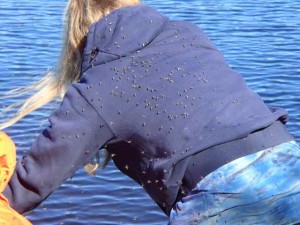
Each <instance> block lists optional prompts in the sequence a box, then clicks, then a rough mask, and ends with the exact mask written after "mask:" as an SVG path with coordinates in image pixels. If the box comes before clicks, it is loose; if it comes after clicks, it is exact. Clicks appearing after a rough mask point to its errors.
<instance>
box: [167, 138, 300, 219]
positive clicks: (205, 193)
mask: <svg viewBox="0 0 300 225" xmlns="http://www.w3.org/2000/svg"><path fill="white" fill-rule="evenodd" d="M169 224H170V225H200V224H201V225H212V224H226V225H227V224H228V225H239V224H245V225H252V224H256V225H257V224H261V225H283V224H286V225H290V224H300V147H299V145H298V144H297V143H296V142H295V141H291V142H286V143H283V144H280V145H278V146H275V147H273V148H269V149H266V150H263V151H260V152H258V153H254V154H251V155H248V156H245V157H242V158H239V159H236V160H234V161H232V162H230V163H228V164H226V165H224V166H222V167H220V168H219V169H217V170H215V171H214V172H212V173H210V174H209V175H207V176H206V177H205V178H204V179H203V180H201V181H200V182H199V183H198V184H197V186H196V188H195V189H194V190H193V191H192V192H191V193H190V194H189V195H188V196H187V197H184V198H183V199H182V201H180V202H178V203H177V204H176V205H175V207H174V209H173V210H172V211H171V216H170V222H169Z"/></svg>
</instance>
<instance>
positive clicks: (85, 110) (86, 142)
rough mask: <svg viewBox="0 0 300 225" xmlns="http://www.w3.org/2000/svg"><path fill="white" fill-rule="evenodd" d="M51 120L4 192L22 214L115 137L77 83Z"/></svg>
mask: <svg viewBox="0 0 300 225" xmlns="http://www.w3.org/2000/svg"><path fill="white" fill-rule="evenodd" d="M49 121H50V126H49V127H48V128H46V129H44V130H43V131H42V133H41V134H40V135H39V137H38V138H37V140H36V141H35V142H34V143H33V145H32V146H31V149H30V150H29V151H28V154H27V155H24V156H23V158H22V159H21V160H19V161H18V163H17V167H16V171H15V173H14V175H13V177H12V179H11V181H10V183H9V186H8V187H7V188H6V189H5V192H4V194H5V196H6V197H7V198H8V200H9V202H10V204H11V206H12V207H13V208H14V209H16V210H17V211H18V212H20V213H24V212H26V211H29V210H31V209H33V208H35V207H36V206H38V205H39V204H40V203H41V202H42V201H43V200H44V199H45V198H47V196H48V195H49V194H50V193H51V192H53V191H54V190H55V189H56V188H57V187H58V186H60V185H61V184H62V183H63V181H64V180H66V179H68V178H69V177H71V176H72V175H73V174H74V173H75V171H77V170H78V169H79V168H81V167H82V166H83V165H84V164H85V163H86V162H88V160H89V159H90V158H91V157H92V156H93V155H94V154H95V153H96V152H97V150H98V149H99V148H100V147H101V146H103V145H105V143H106V142H108V141H109V140H110V139H112V138H113V134H112V132H111V130H110V129H109V127H107V126H106V124H105V121H103V120H102V119H101V117H100V116H99V115H98V114H97V112H96V111H95V110H94V108H93V107H92V106H91V105H90V104H89V103H88V102H87V101H86V100H85V99H84V97H82V95H80V93H79V92H78V91H77V89H76V88H75V87H73V86H72V87H71V88H70V89H69V91H68V92H67V94H66V96H65V98H64V100H63V102H62V104H61V106H60V108H59V109H58V110H57V111H56V112H55V113H53V115H52V116H51V117H50V120H49Z"/></svg>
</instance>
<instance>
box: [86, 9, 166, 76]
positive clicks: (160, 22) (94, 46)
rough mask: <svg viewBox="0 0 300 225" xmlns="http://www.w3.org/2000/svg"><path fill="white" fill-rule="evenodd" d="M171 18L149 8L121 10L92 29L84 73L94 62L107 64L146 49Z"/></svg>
mask: <svg viewBox="0 0 300 225" xmlns="http://www.w3.org/2000/svg"><path fill="white" fill-rule="evenodd" d="M166 21H168V18H167V17H165V16H163V15H162V14H160V13H159V12H157V11H156V10H155V9H153V8H151V7H149V6H145V5H139V6H130V7H125V8H120V9H117V10H115V11H113V12H112V13H110V14H109V15H108V16H106V17H104V18H102V19H100V20H99V21H97V22H96V23H94V24H92V25H91V26H90V29H89V32H88V36H87V42H86V46H85V50H84V56H83V62H82V71H83V72H84V71H86V70H87V69H88V68H89V67H91V66H92V65H91V62H92V61H95V64H97V65H99V64H103V63H106V62H109V61H113V60H116V59H119V58H121V57H124V56H128V55H130V54H132V53H135V52H137V51H138V50H140V49H142V48H145V47H146V46H147V45H148V44H149V43H151V42H152V41H153V40H154V39H155V37H157V36H158V35H159V34H160V33H161V32H162V30H163V28H164V24H165V23H166Z"/></svg>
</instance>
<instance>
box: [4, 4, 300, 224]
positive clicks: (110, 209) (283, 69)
mask: <svg viewBox="0 0 300 225" xmlns="http://www.w3.org/2000/svg"><path fill="white" fill-rule="evenodd" d="M144 2H145V3H148V4H151V5H152V6H154V7H156V8H158V9H159V10H160V11H161V12H164V13H165V14H167V15H168V16H170V17H171V18H173V19H183V20H187V21H191V22H193V23H196V24H197V25H199V26H201V27H202V28H203V29H204V30H205V31H206V33H208V34H209V36H210V38H211V39H212V40H213V42H214V43H215V45H217V46H218V47H219V48H220V49H221V50H222V52H223V53H224V55H225V57H226V58H227V61H228V62H229V64H230V65H231V66H232V67H233V68H234V69H235V70H237V71H239V72H240V73H242V74H243V76H244V77H245V79H246V80H247V82H248V84H249V85H250V86H251V87H252V88H253V89H255V90H256V91H257V92H259V93H260V95H261V96H262V97H263V98H264V100H265V101H266V102H267V103H268V104H270V105H272V106H274V107H284V108H285V109H287V110H288V111H289V113H290V120H289V123H288V129H289V130H290V132H291V133H292V134H293V135H294V136H295V137H296V139H297V140H298V141H300V65H299V62H300V45H299V43H300V28H299V27H300V2H299V1H295V0H270V1H265V0H256V1H252V0H251V1H250V0H222V1H221V0H206V1H199V0H174V1H171V0H169V1H166V0H151V1H150V0H148V1H144ZM65 3H66V1H65V0H51V1H40V0H26V1H25V0H18V1H14V0H1V2H0V69H1V72H0V73H1V76H0V82H1V86H0V97H3V96H4V94H5V91H7V90H9V89H11V88H14V87H18V86H20V85H24V84H28V83H30V82H33V81H34V80H37V79H38V78H39V77H40V76H41V75H42V74H43V73H45V72H46V71H47V70H48V69H51V68H52V67H54V66H55V64H56V62H57V57H58V54H59V48H60V46H61V39H60V37H61V20H62V13H63V8H64V6H65ZM20 98H22V97H20ZM11 102H13V101H12V100H10V99H1V100H0V107H4V106H5V105H7V104H9V103H11ZM52 106H53V104H49V105H47V106H46V107H45V108H44V109H42V110H39V111H37V112H35V113H32V114H31V115H30V116H27V117H26V118H25V119H23V120H22V121H21V122H20V123H18V124H16V125H15V126H13V127H11V128H9V129H7V130H6V131H7V132H8V133H9V134H10V135H11V136H12V137H13V138H14V140H15V142H16V143H17V146H18V153H19V155H20V154H22V152H24V151H26V150H27V149H28V148H29V146H30V143H31V142H32V140H33V139H34V137H36V135H37V134H38V133H39V132H40V130H41V129H42V127H43V124H44V125H45V124H46V119H47V115H48V114H49V113H50V112H51V108H53V107H52ZM0 118H1V117H0ZM41 121H45V122H44V123H41ZM27 216H28V218H29V219H30V220H31V221H32V222H33V223H34V224H37V225H39V224H47V225H52V224H53V225H54V224H55V225H57V224H70V225H76V224H101V225H102V224H104V225H106V224H151V225H160V224H166V223H167V217H166V216H164V215H163V214H162V213H161V212H160V209H159V208H158V207H157V206H156V205H155V204H154V202H153V201H152V200H151V199H150V198H149V197H148V196H147V195H146V194H145V193H144V192H143V190H142V189H141V187H139V186H137V185H136V184H135V183H134V182H133V181H131V180H130V179H129V178H127V177H125V176H124V175H122V174H121V173H120V172H119V171H117V170H116V168H115V167H114V165H113V164H109V166H108V167H107V169H106V170H104V171H101V172H98V174H97V176H94V177H90V176H86V175H85V173H84V172H83V171H82V170H80V171H78V172H77V173H76V174H75V176H74V177H73V178H72V179H70V180H68V181H67V182H66V183H65V184H63V185H62V187H61V188H59V189H58V190H57V191H56V192H54V193H53V194H52V195H51V196H50V197H49V198H48V199H47V200H46V201H45V202H44V203H43V204H42V205H41V206H40V207H39V208H37V209H36V210H34V211H33V212H31V213H29V214H27Z"/></svg>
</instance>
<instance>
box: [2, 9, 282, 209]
mask: <svg viewBox="0 0 300 225" xmlns="http://www.w3.org/2000/svg"><path fill="white" fill-rule="evenodd" d="M286 116H287V114H286V111H284V110H282V109H271V108H269V107H268V106H267V105H266V104H265V103H264V102H263V101H262V100H261V98H260V97H259V96H258V95H257V94H256V93H254V92H253V91H251V90H250V89H249V88H248V87H247V85H246V83H245V82H244V80H243V78H242V77H241V75H240V74H238V73H237V72H235V71H233V70H232V69H231V68H230V67H229V66H228V65H227V63H226V62H225V60H224V58H223V55H222V54H221V53H220V52H219V51H218V49H216V48H215V47H214V46H213V45H212V43H211V42H210V40H209V39H208V37H207V36H206V35H205V34H204V32H203V31H202V30H201V29H200V28H199V27H197V26H196V25H193V24H191V23H188V22H184V21H172V20H169V19H168V18H167V17H165V16H164V15H161V14H160V13H159V12H157V11H156V10H154V9H152V8H150V7H148V6H134V7H128V8H122V9H118V10H115V11H114V12H112V13H111V14H110V15H108V16H107V17H105V18H102V19H100V20H99V21H98V22H97V23H95V24H93V25H92V26H91V27H90V29H89V33H88V37H87V43H86V47H85V50H84V59H83V62H82V78H81V80H80V82H79V83H76V84H74V85H72V86H71V87H70V88H69V90H68V91H67V93H66V95H65V97H64V99H63V101H62V104H61V106H60V107H59V109H58V110H57V111H56V112H54V113H53V114H52V115H51V117H50V119H49V120H50V126H49V127H47V128H46V129H45V130H43V131H42V133H41V134H40V135H39V137H38V138H37V140H36V141H35V142H34V143H33V145H32V147H31V149H30V151H29V152H28V154H27V155H25V156H24V157H23V159H22V160H20V161H19V162H18V165H17V169H16V172H15V174H14V176H13V178H12V180H11V182H10V184H9V187H8V188H7V189H6V192H5V195H6V196H7V197H8V198H9V200H10V202H11V204H12V206H13V207H14V208H15V209H17V210H18V211H19V212H25V211H28V210H30V209H32V208H34V207H36V206H37V205H38V204H39V203H40V202H41V201H43V200H44V199H45V198H46V197H47V196H48V195H49V194H50V193H51V192H52V191H54V190H55V189H56V188H57V187H58V186H59V185H60V184H62V182H63V181H64V180H66V179H68V178H69V177H71V176H72V175H73V174H74V173H75V172H76V171H77V170H78V169H79V168H81V167H82V166H83V165H84V164H85V163H87V162H88V161H89V159H90V158H91V157H92V156H93V155H94V154H95V153H96V152H97V151H98V149H99V148H103V147H105V148H107V149H108V151H109V153H110V154H111V156H112V159H113V160H114V162H115V164H116V166H117V167H118V168H119V169H120V170H121V171H122V172H123V173H125V174H127V175H128V176H130V177H131V178H132V179H134V180H135V181H136V182H138V183H139V184H140V185H142V186H143V187H144V189H145V190H146V191H147V192H148V193H149V195H150V196H151V197H152V198H153V199H154V201H155V202H156V203H157V204H158V205H159V206H160V207H161V208H162V209H163V211H164V212H165V213H166V214H168V213H169V212H170V209H171V207H172V206H173V205H174V203H175V202H176V200H177V199H178V195H179V192H180V191H181V186H182V185H183V180H185V179H189V174H187V173H186V168H187V166H188V165H189V164H190V163H191V161H193V158H194V157H195V155H197V154H198V153H199V152H202V151H206V152H207V153H209V152H210V149H211V148H212V147H214V146H217V145H220V144H223V143H227V142H230V141H233V140H237V139H241V138H245V137H247V136H248V135H249V134H251V133H253V132H254V131H256V130H261V129H264V128H265V127H268V126H270V125H271V124H273V123H274V122H275V121H277V120H282V121H284V120H285V119H286ZM241 151H242V150H241ZM208 155H209V154H208ZM220 157H221V156H220ZM193 164H201V161H195V160H194V161H193Z"/></svg>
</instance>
